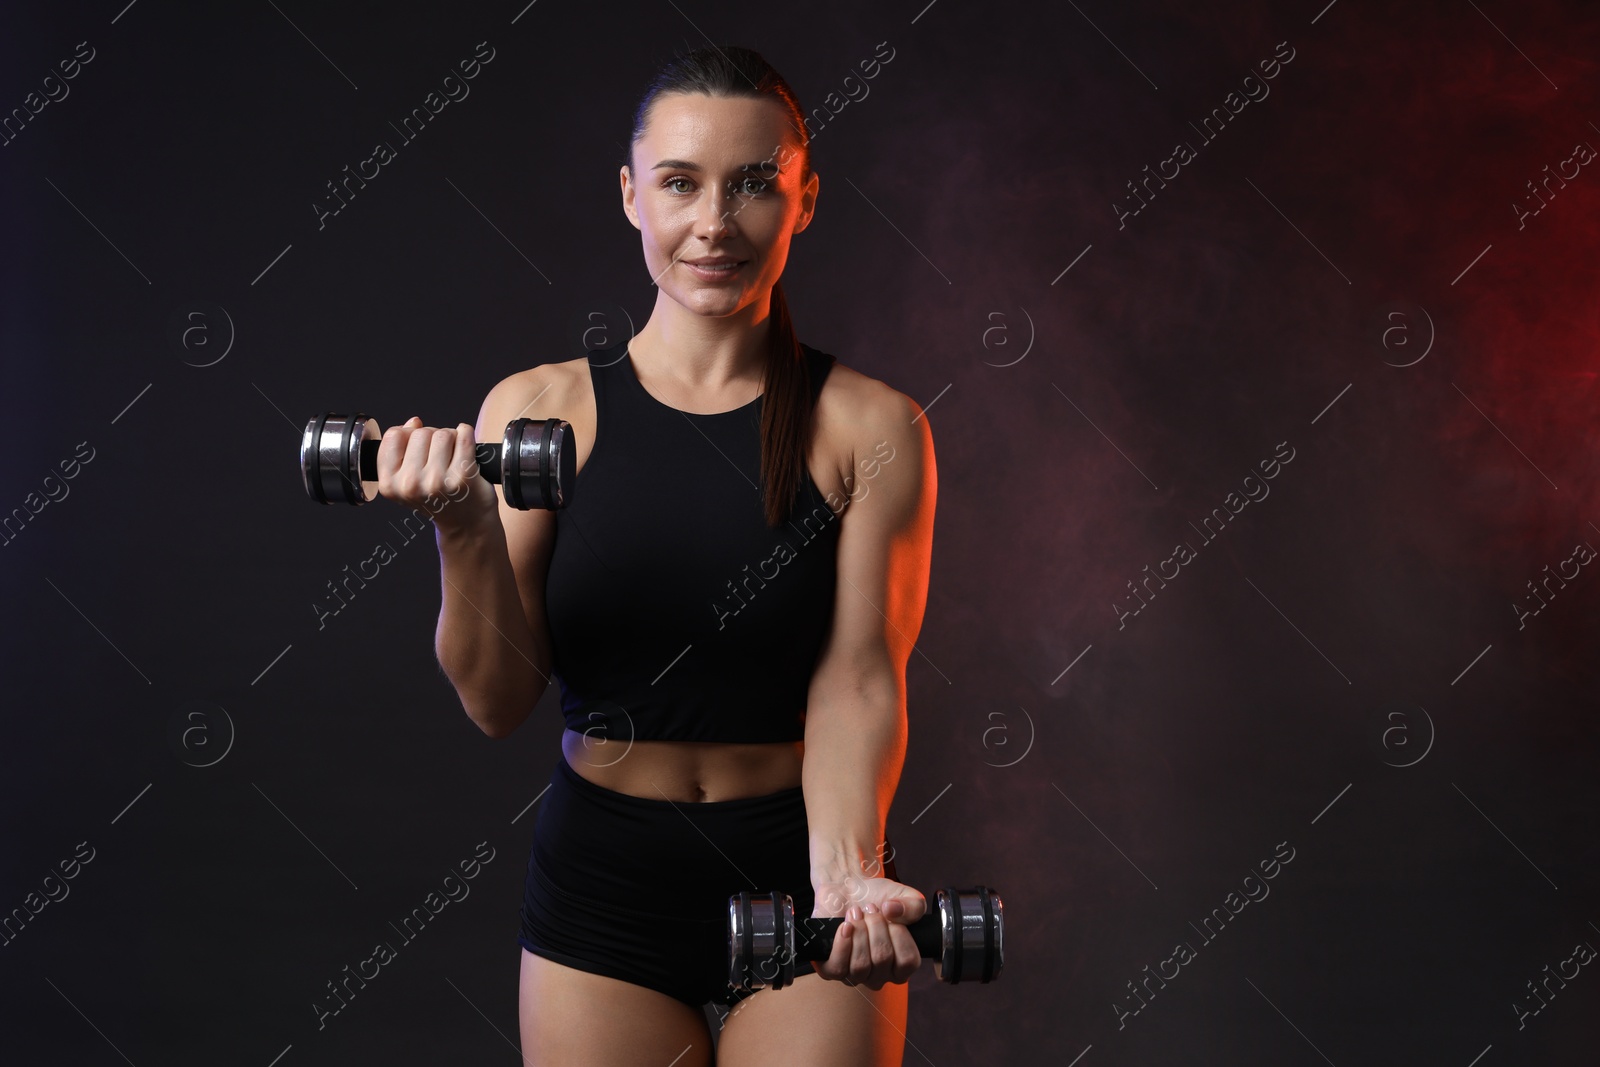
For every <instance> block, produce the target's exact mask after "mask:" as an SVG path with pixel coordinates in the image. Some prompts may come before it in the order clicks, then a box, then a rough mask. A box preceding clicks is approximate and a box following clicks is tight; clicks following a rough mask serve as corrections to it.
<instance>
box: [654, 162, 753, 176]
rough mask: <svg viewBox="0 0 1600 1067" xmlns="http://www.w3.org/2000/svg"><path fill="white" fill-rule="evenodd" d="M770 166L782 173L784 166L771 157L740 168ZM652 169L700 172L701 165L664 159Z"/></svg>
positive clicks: (748, 169) (744, 169)
mask: <svg viewBox="0 0 1600 1067" xmlns="http://www.w3.org/2000/svg"><path fill="white" fill-rule="evenodd" d="M769 168H770V169H772V170H775V171H778V172H779V173H782V168H781V167H779V166H778V164H777V163H776V162H774V161H773V160H770V159H763V160H761V161H760V162H757V163H745V164H743V165H742V166H740V167H739V169H740V170H741V171H752V170H753V171H761V170H766V169H769ZM650 169H651V170H663V169H666V170H692V171H694V172H696V173H699V171H700V165H699V164H697V163H691V162H689V161H688V160H687V159H663V160H662V161H661V162H660V163H657V164H656V165H655V166H654V167H651V168H650Z"/></svg>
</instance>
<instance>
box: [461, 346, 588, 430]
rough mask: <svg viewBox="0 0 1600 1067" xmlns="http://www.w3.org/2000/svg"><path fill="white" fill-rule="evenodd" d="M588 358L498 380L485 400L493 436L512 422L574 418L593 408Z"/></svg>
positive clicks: (529, 369) (541, 366)
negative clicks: (525, 419)
mask: <svg viewBox="0 0 1600 1067" xmlns="http://www.w3.org/2000/svg"><path fill="white" fill-rule="evenodd" d="M588 362H589V361H588V357H587V356H579V357H578V358H576V359H568V360H555V361H552V362H549V363H539V364H536V365H534V366H532V367H527V368H524V369H523V370H518V371H513V372H512V373H510V374H508V375H506V376H505V377H503V378H501V379H500V380H499V381H498V382H496V383H495V384H494V386H493V387H492V388H490V390H489V394H488V396H486V397H485V398H484V402H483V413H484V418H485V419H487V420H488V423H489V427H490V428H492V429H493V430H494V431H495V433H496V434H498V433H499V432H500V430H503V429H504V428H505V424H506V423H508V422H510V421H511V420H512V419H518V418H529V419H547V418H552V417H554V418H561V419H568V420H569V421H570V420H572V419H573V417H574V414H575V413H576V412H577V409H580V408H581V409H592V408H593V406H594V393H593V391H592V390H591V388H590V385H589V367H588Z"/></svg>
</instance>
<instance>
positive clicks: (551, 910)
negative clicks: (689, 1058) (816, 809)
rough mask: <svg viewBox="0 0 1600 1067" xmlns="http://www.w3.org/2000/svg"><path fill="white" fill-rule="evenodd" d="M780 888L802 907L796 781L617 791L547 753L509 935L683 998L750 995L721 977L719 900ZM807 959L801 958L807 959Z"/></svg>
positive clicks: (800, 798) (540, 950)
mask: <svg viewBox="0 0 1600 1067" xmlns="http://www.w3.org/2000/svg"><path fill="white" fill-rule="evenodd" d="M742 889H747V890H750V891H752V892H766V891H768V890H772V889H778V890H782V891H783V892H785V893H788V894H789V895H790V896H791V897H793V898H794V914H795V916H796V917H805V916H809V915H810V914H811V910H812V906H813V902H814V895H813V892H812V888H811V853H810V839H809V836H808V829H807V824H806V809H805V798H804V795H803V793H802V791H801V787H800V786H795V787H793V788H791V789H784V790H781V791H779V792H776V793H768V794H766V795H764V796H757V797H741V798H738V799H735V800H714V801H708V802H700V803H696V802H675V801H671V800H667V799H665V798H657V799H651V798H649V797H636V796H631V795H629V794H627V793H618V792H615V791H614V790H610V789H606V788H604V787H602V786H599V785H596V784H595V783H593V782H591V781H589V780H588V779H586V778H584V777H582V776H581V775H579V774H578V773H577V772H576V771H574V770H573V769H572V768H571V767H570V766H568V765H567V761H566V759H565V758H564V757H563V758H558V759H557V760H556V767H555V771H554V773H553V774H552V776H551V779H550V788H549V789H548V790H547V791H546V792H545V794H544V797H543V799H541V800H540V802H539V813H538V818H537V819H536V821H535V824H534V831H533V848H532V851H531V853H530V855H529V857H528V873H527V879H526V881H525V883H524V887H523V898H522V931H521V933H520V935H519V936H518V938H517V941H518V943H519V944H521V945H522V947H524V948H526V949H527V950H528V951H529V952H532V953H534V954H535V955H539V956H544V957H546V958H548V959H552V960H555V961H556V962H557V963H564V964H566V965H567V966H568V967H576V968H578V969H579V970H583V971H589V972H592V973H594V974H603V975H607V976H608V977H611V978H620V979H622V980H624V981H627V982H633V983H635V984H637V985H642V986H645V987H647V988H650V989H654V990H658V991H659V992H662V993H665V994H667V995H668V996H670V997H676V998H677V999H678V1000H681V1001H683V1002H684V1003H685V1004H688V1005H690V1006H692V1007H696V1008H699V1007H702V1006H703V1005H705V1004H707V1003H708V1002H712V1001H715V1002H717V1003H719V1004H722V1005H732V1004H735V1003H737V1002H738V1001H739V1000H741V999H743V998H744V997H746V996H748V995H749V991H744V990H735V989H734V988H733V987H732V986H730V985H729V982H728V949H727V931H728V898H729V897H730V896H732V895H733V894H734V893H737V892H739V891H740V890H742ZM805 967H806V969H807V970H809V969H810V965H809V964H806V965H805Z"/></svg>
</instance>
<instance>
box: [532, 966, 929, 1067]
mask: <svg viewBox="0 0 1600 1067" xmlns="http://www.w3.org/2000/svg"><path fill="white" fill-rule="evenodd" d="M818 980H819V981H820V980H821V979H818ZM787 991H788V990H784V992H787ZM751 999H754V998H751ZM517 1015H518V1019H519V1022H520V1025H521V1030H522V1060H523V1064H524V1067H637V1065H639V1064H651V1065H652V1067H667V1065H669V1064H670V1065H671V1067H710V1065H711V1063H712V1062H713V1061H712V1046H711V1030H710V1029H709V1028H708V1027H707V1025H706V1019H705V1014H704V1013H703V1012H702V1011H701V1010H700V1009H698V1008H691V1007H690V1006H689V1005H687V1004H685V1003H684V1002H683V1001H681V1000H677V999H675V998H673V997H669V996H667V995H666V994H665V993H658V992H656V991H655V990H654V989H646V988H645V987H644V986H640V985H635V984H633V983H632V982H624V981H622V980H621V979H618V978H608V977H606V976H605V975H600V974H591V973H589V972H588V971H580V970H577V969H576V968H573V967H568V966H566V965H565V964H561V963H557V962H556V961H554V960H550V959H545V958H544V957H543V956H536V955H534V954H533V953H532V952H529V951H528V950H527V949H523V950H522V973H521V977H520V981H519V984H518V993H517ZM752 1062H753V1061H752ZM897 1062H898V1061H897Z"/></svg>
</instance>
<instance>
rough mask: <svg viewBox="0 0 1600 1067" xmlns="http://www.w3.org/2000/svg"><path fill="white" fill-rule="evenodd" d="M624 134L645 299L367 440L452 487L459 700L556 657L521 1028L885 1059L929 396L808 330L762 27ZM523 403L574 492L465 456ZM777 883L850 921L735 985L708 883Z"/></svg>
mask: <svg viewBox="0 0 1600 1067" xmlns="http://www.w3.org/2000/svg"><path fill="white" fill-rule="evenodd" d="M626 158H627V162H626V163H624V164H623V166H622V167H621V171H620V178H621V191H622V209H623V212H624V213H625V214H626V216H627V218H628V221H629V222H631V223H632V224H633V226H634V227H635V228H636V229H637V230H638V231H639V233H640V235H641V239H642V245H643V251H644V260H645V266H646V268H647V269H648V271H649V275H650V278H651V279H652V281H653V282H654V284H655V285H656V287H657V292H656V299H655V307H654V309H653V311H652V313H651V315H650V318H649V321H648V322H646V323H645V325H644V327H643V328H642V329H640V330H639V332H638V334H637V335H636V336H634V337H632V338H631V339H628V340H625V341H619V342H617V343H616V344H613V345H611V346H609V347H607V348H601V349H591V350H589V352H588V355H587V356H586V357H584V358H582V359H574V360H570V361H567V362H557V363H547V364H543V365H540V366H536V367H533V368H531V369H528V370H525V371H521V372H518V373H516V374H513V375H511V376H510V377H508V378H506V379H504V380H503V381H501V382H499V383H498V384H497V385H495V387H494V388H493V389H492V390H491V391H490V392H489V394H488V396H487V397H486V399H485V400H484V403H483V406H482V409H481V412H480V414H479V417H478V422H477V425H476V427H472V426H468V425H467V424H465V423H462V424H460V425H458V426H456V427H455V428H454V429H435V428H432V427H427V426H423V425H422V420H421V419H420V418H412V419H410V420H408V421H407V422H406V423H405V424H404V425H403V426H396V427H392V428H390V429H389V430H388V431H386V432H385V433H384V435H383V441H382V444H381V446H380V450H379V460H378V466H379V492H380V493H382V494H383V495H385V496H389V497H393V498H396V499H400V500H403V501H407V502H415V501H419V500H421V499H423V498H425V497H427V496H429V495H430V494H431V495H433V496H434V497H435V499H436V500H437V499H439V498H448V499H449V501H450V502H449V503H448V504H446V505H445V506H444V507H443V508H442V509H441V510H439V511H438V512H437V515H436V518H435V523H436V527H437V535H436V536H437V540H438V545H439V553H440V559H441V567H442V572H443V579H444V580H443V585H442V597H443V607H442V610H441V612H440V616H439V626H438V632H437V637H436V651H437V653H438V657H439V662H440V665H441V666H442V667H443V669H444V671H445V673H446V675H447V676H448V677H449V679H450V681H451V683H452V684H453V685H454V686H455V688H456V690H457V692H458V693H459V695H460V698H461V703H462V706H463V708H464V709H465V710H466V712H467V714H468V716H470V717H471V719H472V721H473V722H474V723H476V724H477V725H478V726H479V727H480V728H481V729H482V730H483V731H484V733H486V734H488V735H489V736H490V737H496V738H499V737H505V736H506V735H508V734H510V733H511V732H512V731H513V730H515V729H516V728H517V726H518V725H519V724H521V722H522V721H523V720H524V719H525V718H527V716H528V714H529V712H530V711H531V710H532V708H533V707H534V705H535V704H537V703H538V702H539V699H540V698H541V697H542V696H543V694H544V692H545V689H546V687H547V685H548V684H549V682H550V680H551V679H552V678H554V679H555V680H556V682H557V683H558V685H559V688H560V693H561V711H562V715H563V718H564V720H565V723H566V730H565V732H564V734H563V736H562V757H561V758H560V759H558V760H557V761H556V765H555V768H554V769H553V772H552V775H551V779H550V785H549V788H548V789H547V790H546V791H545V793H544V794H543V796H542V798H541V799H540V801H539V805H538V808H537V818H536V823H535V826H534V842H533V848H532V852H531V855H530V857H529V863H528V872H527V878H526V882H525V892H524V900H523V904H522V910H521V930H520V932H519V935H518V941H519V943H520V944H521V946H522V956H521V959H522V963H521V984H520V990H519V1014H520V1021H521V1033H522V1053H523V1056H524V1059H525V1061H526V1062H527V1063H529V1064H534V1065H538V1067H545V1065H560V1067H622V1065H636V1064H649V1065H653V1067H668V1065H671V1067H697V1065H699V1067H703V1065H708V1064H711V1063H713V1062H715V1063H717V1064H720V1065H722V1067H757V1065H763V1067H771V1065H779V1064H793V1065H805V1067H817V1065H829V1067H889V1065H898V1064H900V1063H901V1060H902V1053H903V1050H904V1041H905V1034H904V1031H905V1023H906V1003H907V992H908V990H907V986H906V984H905V983H906V981H907V979H909V978H910V976H911V975H912V973H914V972H915V971H916V969H917V968H918V966H919V965H920V963H921V959H920V957H919V954H918V951H917V948H916V946H915V944H914V943H913V941H912V938H911V936H910V933H909V931H907V930H906V929H905V924H907V923H910V922H914V921H916V920H917V919H919V918H921V916H922V915H923V914H924V912H925V911H926V908H927V904H926V901H925V900H924V899H923V896H922V894H921V893H920V892H918V891H917V890H916V889H914V888H912V887H910V886H907V885H904V884H902V883H900V882H899V881H896V880H895V877H894V873H895V867H894V863H893V850H892V847H891V846H889V844H888V842H887V841H886V839H885V835H884V830H885V823H886V820H887V817H888V812H889V806H890V803H891V802H892V800H893V798H894V793H895V790H896V787H897V785H898V782H899V778H900V771H901V767H902V763H903V759H904V753H905V744H906V733H907V727H906V709H905V670H906V661H907V658H908V657H909V655H910V653H911V649H912V645H913V644H914V642H915V641H916V638H917V634H918V632H919V630H920V628H921V624H922V615H923V608H924V605H925V603H926V597H927V579H928V570H929V561H930V553H931V548H932V537H933V516H934V504H935V495H936V487H937V478H936V474H935V467H934V453H933V442H932V438H931V436H930V433H929V429H928V420H927V419H926V418H923V417H922V411H921V409H920V408H919V407H918V406H917V405H916V404H915V403H914V402H913V401H911V400H910V399H909V398H908V397H906V396H905V395H903V394H901V393H899V392H897V391H896V390H894V389H892V388H890V387H889V386H887V385H885V384H884V383H882V382H880V381H878V380H876V379H873V378H870V377H868V376H866V375H863V374H860V373H858V372H856V371H854V370H852V369H850V368H849V367H846V366H844V365H842V364H837V363H836V361H835V360H834V358H833V357H832V356H831V355H829V354H827V353H825V352H821V351H819V350H817V349H815V348H812V347H810V346H809V345H805V344H802V343H801V342H800V341H799V339H798V337H797V336H796V333H795V330H794V327H793V325H792V324H791V321H790V318H789V313H788V307H787V304H786V302H785V299H784V294H783V289H782V287H781V285H780V284H779V276H780V275H781V274H782V273H783V268H784V264H785V262H786V261H787V259H788V254H789V244H790V240H791V239H792V237H793V236H794V234H796V233H799V232H800V231H802V230H804V229H805V228H806V226H807V225H808V224H809V223H810V222H811V218H812V214H813V212H814V211H815V208H816V200H817V191H818V187H819V180H818V176H817V174H816V173H815V172H814V171H813V170H812V169H811V160H810V146H809V136H808V132H807V130H806V127H805V123H804V119H803V112H802V111H801V109H800V106H799V104H798V102H797V101H796V99H795V96H794V94H793V92H792V91H791V90H790V88H789V86H788V85H787V83H786V82H785V81H784V80H783V78H782V77H780V76H779V75H778V73H777V72H776V71H774V70H773V69H772V68H771V67H770V66H769V65H768V64H767V63H766V62H765V61H764V60H763V59H762V58H761V57H760V56H759V55H758V54H757V53H755V52H752V51H749V50H747V49H742V48H734V47H722V48H710V49H702V50H698V51H695V52H691V53H689V54H687V55H685V56H681V57H679V58H677V59H675V60H674V61H672V62H670V63H668V64H667V65H666V66H665V67H664V68H663V69H662V70H661V71H660V72H658V74H657V76H656V77H655V79H654V80H653V81H652V83H651V84H650V86H649V88H648V90H647V91H646V93H645V94H644V97H643V99H642V100H641V101H640V104H639V106H638V109H637V111H636V114H635V119H634V128H633V132H632V137H631V140H630V144H629V151H628V154H627V157H626ZM584 251H585V250H582V249H573V250H571V254H573V255H581V254H583V252H584ZM524 416H526V417H531V418H535V419H544V418H548V417H552V416H553V417H558V418H562V419H565V420H567V421H568V422H570V423H571V425H572V429H573V433H574V440H575V444H576V451H577V456H576V459H577V467H578V470H579V472H580V475H579V478H578V482H577V487H576V491H575V493H574V496H573V499H572V501H571V503H570V504H569V506H567V507H566V508H564V509H563V510H560V511H556V512H550V511H518V510H515V509H513V508H509V507H507V506H506V505H505V504H504V503H503V502H501V501H500V499H499V497H498V495H497V494H496V493H495V491H494V489H493V487H492V486H490V485H489V484H488V483H486V482H484V481H483V479H482V478H481V477H479V476H478V475H477V472H476V468H475V465H474V463H473V461H472V457H473V447H474V443H475V442H476V441H479V440H491V441H492V440H498V439H499V437H500V435H501V433H502V432H503V430H504V428H505V426H506V424H507V423H508V422H509V421H511V420H512V419H515V418H518V417H524ZM774 889H776V890H782V891H784V892H786V893H788V894H789V895H790V896H791V897H792V898H793V899H794V903H795V915H796V916H797V917H803V916H806V915H813V916H819V917H820V916H840V917H843V918H844V919H845V922H844V924H843V925H841V926H840V928H839V931H838V934H837V936H836V937H835V939H834V944H833V951H832V955H831V956H830V957H829V958H828V959H827V960H826V961H825V962H814V963H810V964H806V963H801V964H799V965H797V967H796V972H795V980H794V982H793V983H792V984H791V985H788V986H786V987H784V988H782V989H771V988H763V989H760V990H757V991H755V992H748V991H743V992H742V991H740V990H737V989H734V988H732V987H731V986H730V985H729V983H728V961H727V955H726V949H725V947H724V944H725V943H724V937H725V931H726V929H727V923H728V908H727V904H728V898H729V896H730V895H731V894H734V893H737V892H738V891H740V890H750V891H752V892H765V891H768V890H774ZM707 1004H712V1005H714V1006H715V1010H716V1011H717V1012H718V1014H722V1015H723V1018H722V1022H721V1027H720V1032H719V1033H718V1035H717V1037H716V1044H715V1051H713V1036H712V1034H711V1031H710V1027H709V1026H708V1024H707V1021H706V1015H705V1006H706V1005H707ZM730 1009H731V1010H730ZM724 1013H725V1014H724Z"/></svg>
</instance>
